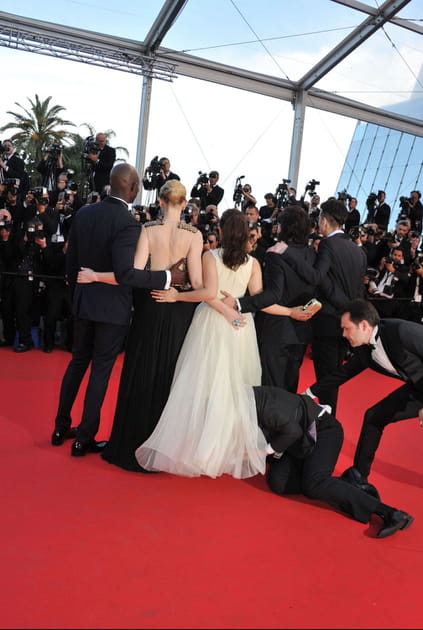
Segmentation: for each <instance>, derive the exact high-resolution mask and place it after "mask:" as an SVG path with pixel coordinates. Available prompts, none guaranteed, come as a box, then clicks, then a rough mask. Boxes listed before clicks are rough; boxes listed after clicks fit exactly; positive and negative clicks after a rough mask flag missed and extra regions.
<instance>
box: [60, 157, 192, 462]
mask: <svg viewBox="0 0 423 630" xmlns="http://www.w3.org/2000/svg"><path fill="white" fill-rule="evenodd" d="M110 181H111V194H110V196H108V197H107V198H106V199H105V200H104V201H102V202H100V203H95V204H91V205H88V206H84V207H83V208H80V209H79V210H78V212H77V213H76V215H75V218H74V221H73V224H72V229H71V231H70V235H69V245H68V251H67V261H66V269H67V279H68V282H69V285H70V288H71V290H72V291H73V315H74V333H73V349H72V359H71V361H70V363H69V365H68V368H67V370H66V372H65V375H64V377H63V381H62V386H61V390H60V399H59V407H58V411H57V416H56V420H55V429H54V432H53V435H52V438H51V441H52V444H53V445H54V446H59V445H60V444H63V441H64V440H65V439H67V438H76V439H75V441H74V442H73V444H72V450H71V454H72V455H74V456H81V455H85V454H86V453H87V452H100V451H101V450H102V448H104V446H105V445H106V442H101V443H98V442H96V441H95V439H94V438H95V435H96V433H97V431H98V428H99V423H100V411H101V406H102V403H103V399H104V396H105V394H106V389H107V385H108V381H109V377H110V373H111V371H112V368H113V365H114V363H115V360H116V357H117V356H118V354H119V352H121V350H122V347H123V342H124V338H125V335H126V332H127V328H128V324H129V321H130V315H131V306H132V288H131V287H141V288H147V289H148V288H150V289H154V288H161V289H163V288H166V289H167V288H168V287H169V285H170V282H171V280H172V281H173V282H174V283H182V282H183V281H184V274H183V272H180V271H179V270H177V269H172V271H152V272H150V271H145V270H137V269H134V266H133V265H134V253H135V248H136V245H137V241H138V237H139V233H140V229H141V226H140V223H139V222H138V221H136V220H135V219H134V217H133V216H132V214H131V213H130V212H129V210H128V204H129V203H132V202H133V201H134V199H135V197H136V196H137V194H138V190H139V177H138V174H137V172H136V170H135V168H133V167H132V166H130V165H129V164H125V163H120V164H117V165H116V166H115V167H114V168H113V170H112V172H111V176H110ZM81 267H91V268H93V269H96V270H99V271H110V270H113V272H114V274H115V277H116V280H117V282H118V283H119V284H115V285H112V284H105V283H101V282H93V283H91V284H78V283H77V276H78V271H79V269H80V268H81ZM90 364H91V372H90V377H89V381H88V386H87V390H86V393H85V398H84V409H83V413H82V419H81V422H80V424H79V425H78V427H77V428H71V409H72V406H73V403H74V401H75V398H76V396H77V393H78V390H79V387H80V385H81V382H82V379H83V377H84V375H85V372H86V371H87V369H88V366H89V365H90Z"/></svg>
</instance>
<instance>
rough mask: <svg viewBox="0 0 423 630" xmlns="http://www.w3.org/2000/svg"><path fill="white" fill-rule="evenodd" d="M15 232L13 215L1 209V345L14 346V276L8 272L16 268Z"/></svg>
mask: <svg viewBox="0 0 423 630" xmlns="http://www.w3.org/2000/svg"><path fill="white" fill-rule="evenodd" d="M15 234H16V230H15V229H14V226H13V221H12V215H11V214H10V212H8V210H0V272H1V274H0V315H1V319H2V323H3V338H2V339H1V341H0V346H1V347H4V346H13V342H14V340H15V333H16V329H15V312H14V300H13V278H12V276H11V275H8V273H7V272H11V271H14V269H15V267H14V262H15V256H14V253H15V252H14V239H15Z"/></svg>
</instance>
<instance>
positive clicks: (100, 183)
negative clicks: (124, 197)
mask: <svg viewBox="0 0 423 630" xmlns="http://www.w3.org/2000/svg"><path fill="white" fill-rule="evenodd" d="M115 160H116V150H115V149H114V148H113V147H109V145H108V144H106V145H105V146H104V147H103V148H102V149H101V151H100V152H99V154H98V162H95V164H93V180H94V190H96V191H97V192H99V193H101V192H102V190H103V188H104V186H106V185H107V184H109V183H110V182H109V178H110V171H111V170H112V168H113V164H114V163H115Z"/></svg>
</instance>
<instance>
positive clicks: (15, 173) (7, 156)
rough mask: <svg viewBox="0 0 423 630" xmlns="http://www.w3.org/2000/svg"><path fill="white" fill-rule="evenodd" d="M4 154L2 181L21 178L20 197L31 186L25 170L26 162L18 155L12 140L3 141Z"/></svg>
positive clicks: (1, 167)
mask: <svg viewBox="0 0 423 630" xmlns="http://www.w3.org/2000/svg"><path fill="white" fill-rule="evenodd" d="M3 148H4V152H3V156H2V158H1V159H0V182H5V181H6V179H19V190H18V193H19V195H20V197H22V195H23V194H24V193H26V191H27V190H28V188H29V178H28V175H27V173H26V171H25V162H24V161H23V160H22V159H21V158H20V157H19V156H17V155H16V150H15V147H14V144H13V142H12V140H5V141H4V142H3Z"/></svg>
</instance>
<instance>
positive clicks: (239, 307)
mask: <svg viewBox="0 0 423 630" xmlns="http://www.w3.org/2000/svg"><path fill="white" fill-rule="evenodd" d="M235 302H236V308H237V310H238V311H239V312H241V302H240V301H239V300H238V298H235Z"/></svg>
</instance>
